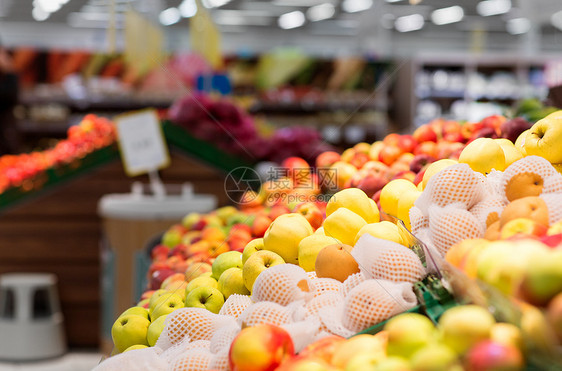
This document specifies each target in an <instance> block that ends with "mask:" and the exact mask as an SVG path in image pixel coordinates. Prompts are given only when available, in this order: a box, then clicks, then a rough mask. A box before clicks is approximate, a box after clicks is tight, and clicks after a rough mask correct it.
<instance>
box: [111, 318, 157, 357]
mask: <svg viewBox="0 0 562 371" xmlns="http://www.w3.org/2000/svg"><path fill="white" fill-rule="evenodd" d="M148 326H150V321H149V320H148V319H146V318H144V317H141V316H137V315H135V314H128V315H126V316H122V317H119V318H117V320H116V321H115V322H114V323H113V326H112V327H111V338H112V339H113V344H115V347H116V348H117V350H118V351H119V352H123V351H124V350H125V349H127V348H128V347H130V346H131V345H136V344H142V345H148V343H147V341H146V334H147V333H148Z"/></svg>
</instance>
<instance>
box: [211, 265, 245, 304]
mask: <svg viewBox="0 0 562 371" xmlns="http://www.w3.org/2000/svg"><path fill="white" fill-rule="evenodd" d="M217 288H218V290H219V291H220V292H222V294H223V296H224V298H225V299H228V298H229V296H230V295H232V294H239V295H250V290H248V289H247V288H246V286H245V285H244V278H243V275H242V269H240V268H237V267H233V268H228V269H227V270H225V271H224V272H223V273H222V274H221V276H220V278H219V282H218V287H217Z"/></svg>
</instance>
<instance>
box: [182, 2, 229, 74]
mask: <svg viewBox="0 0 562 371" xmlns="http://www.w3.org/2000/svg"><path fill="white" fill-rule="evenodd" d="M196 3H197V13H196V14H195V15H194V16H193V17H192V18H191V19H190V22H189V36H190V38H189V39H190V43H191V50H193V51H195V52H197V53H199V54H200V55H201V56H203V57H204V58H205V59H206V60H207V62H209V64H210V65H211V66H212V67H213V69H219V68H221V67H222V55H221V50H220V49H221V45H220V44H221V37H220V32H219V30H218V29H217V27H216V25H215V23H214V22H213V20H212V18H211V15H210V14H209V12H208V11H207V9H205V8H204V7H203V5H201V1H199V0H196Z"/></svg>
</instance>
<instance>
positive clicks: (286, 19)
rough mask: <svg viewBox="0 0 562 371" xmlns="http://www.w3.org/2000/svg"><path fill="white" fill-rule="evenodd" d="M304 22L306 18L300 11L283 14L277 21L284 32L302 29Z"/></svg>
mask: <svg viewBox="0 0 562 371" xmlns="http://www.w3.org/2000/svg"><path fill="white" fill-rule="evenodd" d="M304 22H305V18H304V14H303V12H301V11H298V10H296V11H294V12H290V13H285V14H283V15H282V16H281V17H279V19H278V21H277V23H278V24H279V27H281V28H282V29H284V30H289V29H291V28H297V27H300V26H302V25H303V24H304Z"/></svg>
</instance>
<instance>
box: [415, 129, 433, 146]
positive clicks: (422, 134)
mask: <svg viewBox="0 0 562 371" xmlns="http://www.w3.org/2000/svg"><path fill="white" fill-rule="evenodd" d="M412 137H413V138H414V139H415V140H416V142H418V143H423V142H437V134H436V133H435V131H434V130H433V128H431V126H430V125H422V126H420V127H419V128H417V129H416V130H414V133H413V134H412Z"/></svg>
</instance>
